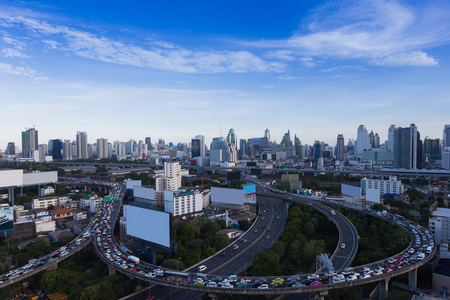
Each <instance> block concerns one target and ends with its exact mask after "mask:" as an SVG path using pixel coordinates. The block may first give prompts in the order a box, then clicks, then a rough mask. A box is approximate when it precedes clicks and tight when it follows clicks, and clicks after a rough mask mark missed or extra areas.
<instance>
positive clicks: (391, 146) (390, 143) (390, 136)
mask: <svg viewBox="0 0 450 300" xmlns="http://www.w3.org/2000/svg"><path fill="white" fill-rule="evenodd" d="M396 128H397V126H395V125H391V127H389V131H388V145H387V146H388V147H387V150H388V151H391V152H394V146H395V145H394V144H395V143H394V131H395V129H396Z"/></svg>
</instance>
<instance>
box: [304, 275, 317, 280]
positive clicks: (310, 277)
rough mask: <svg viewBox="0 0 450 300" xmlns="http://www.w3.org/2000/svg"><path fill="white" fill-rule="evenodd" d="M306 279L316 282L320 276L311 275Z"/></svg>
mask: <svg viewBox="0 0 450 300" xmlns="http://www.w3.org/2000/svg"><path fill="white" fill-rule="evenodd" d="M306 278H307V279H309V280H316V279H318V278H319V275H317V274H311V275H309V276H308V277H306Z"/></svg>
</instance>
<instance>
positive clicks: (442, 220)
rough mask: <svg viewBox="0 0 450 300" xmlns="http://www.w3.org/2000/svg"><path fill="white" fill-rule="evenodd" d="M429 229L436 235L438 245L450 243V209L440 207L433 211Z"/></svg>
mask: <svg viewBox="0 0 450 300" xmlns="http://www.w3.org/2000/svg"><path fill="white" fill-rule="evenodd" d="M428 229H429V230H430V233H431V234H432V235H434V238H435V240H436V244H437V245H439V244H441V243H450V209H449V208H441V207H438V208H437V209H436V210H434V211H431V212H430V219H429V221H428Z"/></svg>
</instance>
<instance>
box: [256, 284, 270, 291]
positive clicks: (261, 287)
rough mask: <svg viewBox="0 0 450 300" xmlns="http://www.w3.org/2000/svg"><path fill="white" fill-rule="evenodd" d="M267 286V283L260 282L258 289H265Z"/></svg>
mask: <svg viewBox="0 0 450 300" xmlns="http://www.w3.org/2000/svg"><path fill="white" fill-rule="evenodd" d="M268 288H269V286H268V285H267V284H261V285H260V286H258V289H265V290H267V289H268Z"/></svg>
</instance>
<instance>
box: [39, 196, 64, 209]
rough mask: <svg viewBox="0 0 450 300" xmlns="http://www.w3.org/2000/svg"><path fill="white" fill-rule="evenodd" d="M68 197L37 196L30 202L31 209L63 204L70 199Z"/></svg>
mask: <svg viewBox="0 0 450 300" xmlns="http://www.w3.org/2000/svg"><path fill="white" fill-rule="evenodd" d="M71 200H72V199H70V198H69V197H48V198H38V199H33V202H32V204H31V207H32V209H36V208H45V209H47V208H48V207H49V206H50V205H53V206H64V204H65V203H67V202H69V201H71Z"/></svg>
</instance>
